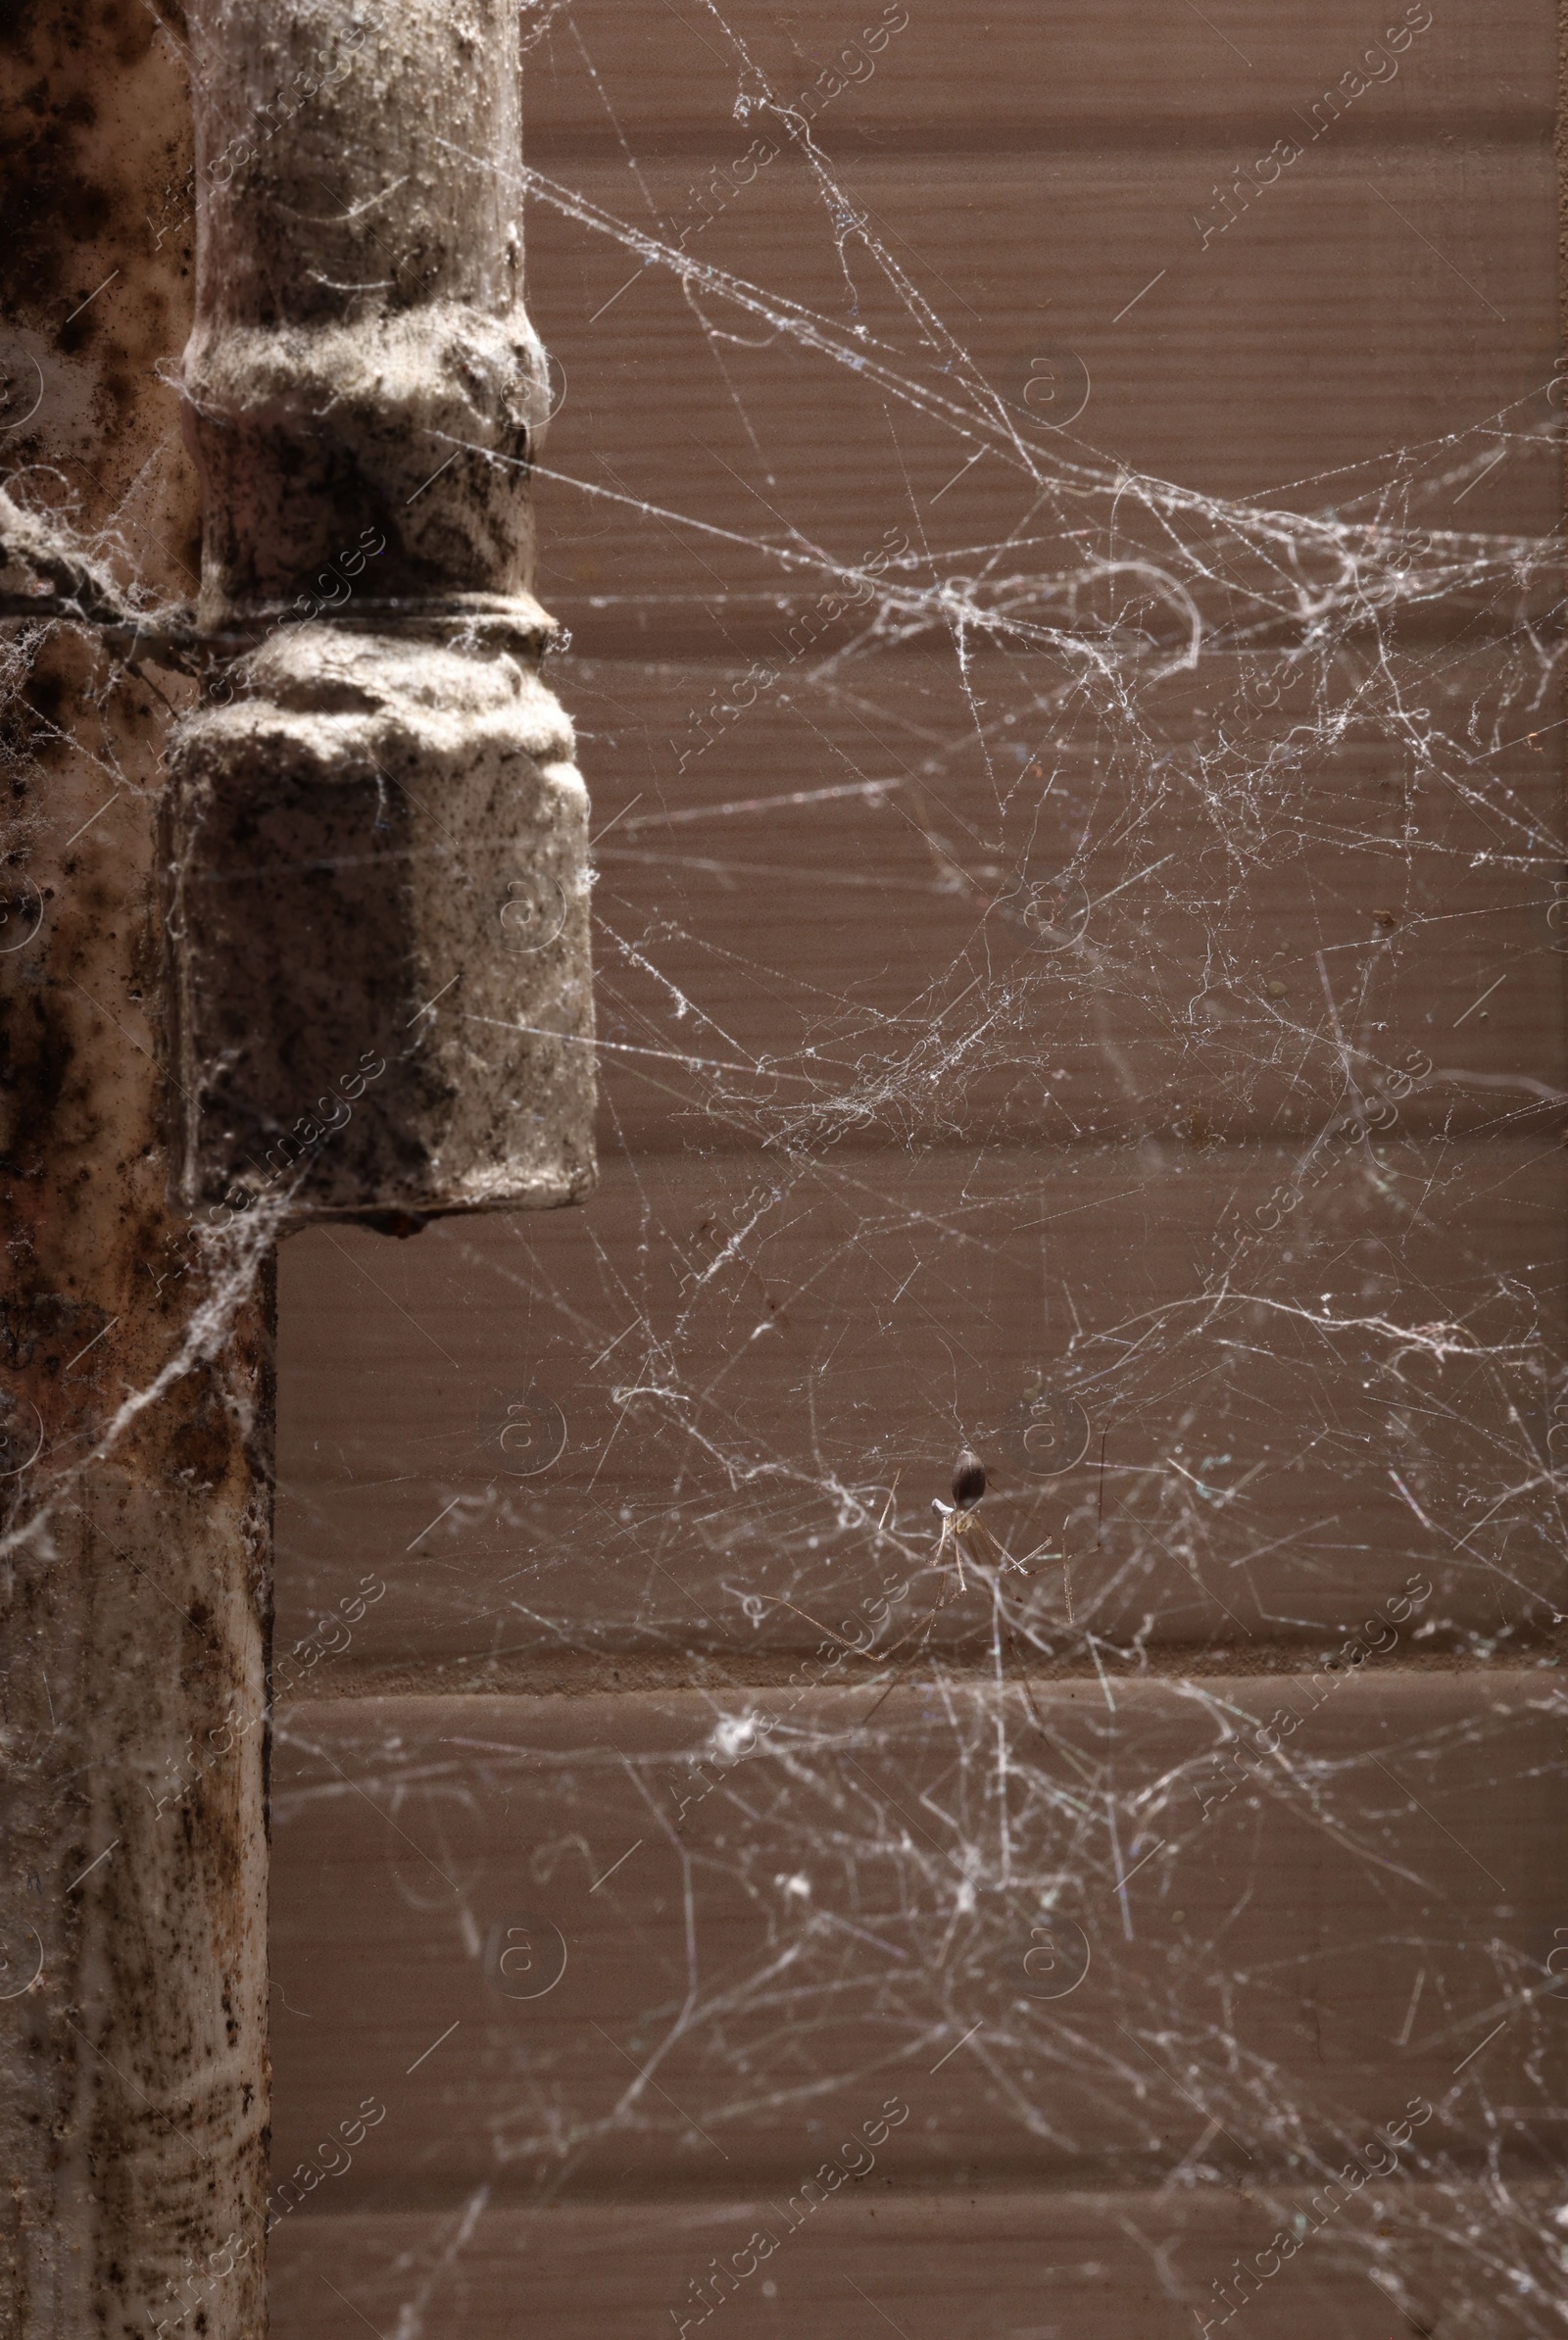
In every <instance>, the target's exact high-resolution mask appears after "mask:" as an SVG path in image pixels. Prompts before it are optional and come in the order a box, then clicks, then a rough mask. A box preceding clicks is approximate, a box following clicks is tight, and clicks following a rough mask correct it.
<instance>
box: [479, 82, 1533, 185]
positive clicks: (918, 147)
mask: <svg viewBox="0 0 1568 2340" xmlns="http://www.w3.org/2000/svg"><path fill="white" fill-rule="evenodd" d="M1322 97H1323V91H1322V89H1316V90H1314V89H1313V88H1312V87H1311V85H1310V83H1309V82H1308V83H1305V84H1303V85H1302V86H1301V87H1299V88H1298V87H1294V86H1293V88H1292V90H1291V91H1290V92H1288V93H1287V92H1284V91H1282V92H1281V94H1280V95H1279V97H1278V98H1276V99H1273V100H1271V101H1265V102H1264V103H1263V104H1261V105H1257V106H1253V107H1250V108H1249V109H1248V110H1247V111H1245V112H1243V111H1242V110H1240V109H1239V110H1238V111H1237V112H1236V113H1235V114H1212V113H1205V114H1198V113H1194V114H1151V115H1142V116H1140V115H1137V114H1132V113H1125V114H1122V113H1118V114H1114V115H1077V116H1069V117H1060V116H1058V117H1057V118H1056V119H1055V120H1054V121H1048V120H1041V119H1039V118H1036V119H1033V120H1026V121H1020V120H1018V119H1014V120H1013V121H1011V122H1008V121H1006V120H1002V121H999V122H990V121H985V122H979V121H969V120H965V119H964V118H963V117H962V116H961V115H960V116H959V117H958V119H957V120H953V121H949V122H942V121H940V120H926V121H924V122H906V123H889V124H886V125H883V124H878V123H873V122H854V121H852V119H851V118H850V117H849V115H848V114H847V113H845V112H844V111H843V109H842V108H840V109H837V110H836V111H835V113H834V114H833V116H832V117H831V118H830V119H829V120H827V121H826V122H823V123H822V124H821V125H820V126H819V127H818V128H817V129H816V132H815V135H816V139H817V143H818V145H819V146H820V148H821V149H822V151H823V152H824V153H825V154H826V155H827V156H828V158H829V161H830V163H832V164H839V163H894V164H899V165H906V164H909V163H922V162H931V163H941V162H965V161H968V162H973V163H974V164H976V165H977V166H983V165H988V164H991V163H994V162H996V161H997V160H998V159H1003V160H1006V159H1011V158H1016V159H1018V160H1020V161H1023V160H1028V159H1030V158H1031V157H1038V158H1040V159H1043V160H1045V161H1048V162H1049V161H1053V160H1054V158H1055V157H1056V156H1058V155H1062V154H1071V155H1077V156H1080V157H1081V156H1083V155H1084V154H1085V153H1086V152H1087V153H1090V154H1103V155H1104V156H1105V157H1106V159H1107V160H1116V161H1121V160H1123V159H1133V160H1141V159H1142V158H1143V157H1145V156H1146V155H1149V154H1151V153H1153V154H1163V155H1189V154H1190V155H1192V156H1194V157H1198V156H1205V155H1219V156H1220V157H1221V158H1222V159H1223V160H1226V161H1229V160H1232V159H1234V156H1235V152H1236V150H1237V148H1238V147H1245V146H1248V145H1250V144H1251V143H1252V142H1254V141H1258V140H1264V141H1266V142H1267V143H1270V144H1271V143H1272V142H1273V140H1274V139H1276V138H1278V137H1279V136H1280V135H1281V132H1282V129H1286V130H1288V129H1290V128H1291V127H1292V124H1293V122H1296V121H1297V120H1299V116H1298V115H1297V114H1296V112H1295V109H1296V108H1297V107H1298V106H1310V105H1311V104H1313V103H1314V101H1315V102H1317V103H1321V101H1322ZM1281 118H1283V119H1281ZM769 119H770V120H771V118H769ZM759 120H761V118H759ZM1552 125H1553V116H1552V112H1551V109H1550V107H1549V105H1547V104H1545V103H1543V104H1541V105H1539V106H1535V105H1523V106H1518V107H1513V108H1508V109H1500V108H1499V109H1495V110H1493V111H1490V112H1469V111H1466V110H1465V109H1464V108H1462V107H1455V108H1454V109H1453V110H1451V111H1448V112H1439V111H1437V110H1434V111H1433V112H1432V113H1431V114H1430V115H1428V116H1427V117H1425V119H1424V120H1422V121H1420V122H1411V121H1409V120H1408V119H1407V120H1405V121H1403V122H1397V121H1391V120H1390V118H1389V117H1388V116H1387V115H1386V114H1385V115H1383V116H1382V117H1379V116H1377V115H1375V114H1371V113H1368V112H1365V111H1364V110H1363V113H1362V116H1361V118H1360V119H1359V120H1357V119H1356V117H1355V116H1354V115H1351V114H1346V115H1344V116H1342V118H1341V119H1340V120H1339V121H1338V122H1334V123H1333V124H1331V126H1330V128H1329V130H1327V131H1326V132H1324V133H1323V135H1324V138H1325V141H1326V142H1325V144H1324V147H1323V153H1324V155H1325V156H1329V157H1332V156H1334V155H1336V154H1348V153H1349V152H1351V151H1354V152H1356V153H1357V154H1359V155H1361V156H1365V155H1366V154H1367V153H1368V152H1369V151H1370V152H1372V153H1376V154H1381V155H1388V156H1391V157H1395V158H1397V157H1400V156H1404V155H1411V156H1425V155H1427V154H1430V153H1431V152H1432V151H1433V150H1434V149H1436V150H1437V151H1438V152H1439V153H1440V154H1441V155H1442V156H1443V157H1444V159H1445V160H1449V161H1451V160H1455V159H1457V157H1458V155H1459V154H1461V153H1462V156H1463V158H1464V159H1465V160H1469V159H1470V158H1471V157H1472V156H1473V155H1474V154H1475V152H1476V150H1477V149H1485V148H1493V149H1500V150H1502V151H1503V152H1508V151H1510V150H1524V151H1531V150H1540V151H1541V152H1542V154H1543V155H1544V157H1546V158H1549V156H1550V152H1551V135H1552ZM618 126H619V128H620V129H621V130H623V131H624V133H625V136H626V137H627V138H628V139H629V140H631V141H632V143H633V144H634V146H635V148H636V151H637V157H638V161H639V163H640V165H641V166H642V168H643V169H644V170H658V169H659V168H660V167H661V166H662V165H664V164H668V165H670V166H676V165H679V166H683V167H686V168H690V167H691V166H692V165H693V164H696V165H697V166H698V167H699V168H714V169H722V168H723V166H724V164H725V163H726V162H727V161H728V160H730V159H731V158H732V157H733V155H734V154H735V153H736V152H737V148H736V145H735V140H734V131H733V128H732V127H731V126H730V125H728V124H727V123H725V122H722V121H721V120H714V119H712V118H709V119H707V120H703V121H692V122H682V123H676V122H670V121H669V120H668V119H667V117H662V118H661V119H660V120H659V121H657V122H636V121H635V120H631V119H628V118H626V117H625V116H624V115H622V116H621V117H620V119H619V125H618ZM752 126H753V127H754V129H755V128H756V127H757V126H758V124H757V123H754V124H753V125H752ZM773 133H776V137H775V143H777V144H778V146H779V147H780V150H781V152H783V151H784V150H785V148H786V145H787V133H785V132H784V131H783V126H782V124H781V123H778V122H776V121H773V122H772V131H771V132H770V134H773ZM1456 140H1463V141H1464V145H1463V147H1462V149H1456V145H1455V141H1456ZM1301 143H1302V144H1303V145H1304V146H1305V147H1306V150H1307V151H1308V152H1310V151H1311V142H1310V141H1309V140H1303V141H1301ZM741 144H742V145H743V146H744V144H745V141H744V140H742V141H741ZM523 162H524V165H525V166H526V165H532V166H534V167H535V168H538V169H543V168H544V166H545V165H546V164H550V165H558V164H564V163H573V162H575V163H581V164H587V165H590V166H593V165H599V164H603V165H608V166H611V167H613V168H617V169H620V170H624V168H625V151H624V149H623V147H622V146H621V145H620V144H619V143H618V142H617V139H616V136H615V133H614V131H613V130H612V129H610V128H608V127H604V126H601V125H600V124H598V123H595V124H593V125H592V126H589V125H588V124H587V123H583V124H581V125H577V124H566V123H564V122H563V123H561V124H559V125H556V124H548V123H543V122H531V123H527V124H526V126H525V128H524V133H523Z"/></svg>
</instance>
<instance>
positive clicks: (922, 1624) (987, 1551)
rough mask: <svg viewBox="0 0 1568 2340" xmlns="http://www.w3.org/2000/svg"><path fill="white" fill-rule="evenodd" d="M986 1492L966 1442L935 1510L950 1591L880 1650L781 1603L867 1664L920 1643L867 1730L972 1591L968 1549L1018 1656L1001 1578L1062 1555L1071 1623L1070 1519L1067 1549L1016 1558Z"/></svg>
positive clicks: (935, 1562) (937, 1565) (940, 1562)
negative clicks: (1000, 1535) (989, 1513)
mask: <svg viewBox="0 0 1568 2340" xmlns="http://www.w3.org/2000/svg"><path fill="white" fill-rule="evenodd" d="M985 1491H986V1467H985V1464H984V1463H983V1462H982V1461H981V1460H980V1457H979V1455H978V1454H976V1453H975V1452H974V1450H973V1448H972V1447H969V1446H964V1447H962V1448H961V1449H960V1451H959V1454H958V1459H957V1461H956V1463H955V1464H954V1466H953V1501H952V1502H951V1503H944V1502H943V1501H942V1498H941V1497H940V1496H936V1497H934V1498H933V1500H932V1504H931V1508H932V1510H933V1511H934V1512H935V1513H936V1515H937V1517H938V1519H939V1520H940V1521H941V1523H942V1525H941V1529H940V1531H939V1533H938V1536H937V1548H936V1550H935V1552H934V1553H933V1554H932V1557H931V1562H930V1565H931V1567H932V1568H934V1569H941V1570H944V1571H945V1572H946V1573H947V1574H948V1576H949V1578H950V1582H949V1583H948V1584H947V1585H946V1587H945V1588H944V1590H943V1591H942V1592H941V1593H940V1594H939V1596H938V1598H937V1600H936V1601H935V1603H934V1604H933V1605H932V1607H931V1608H930V1609H928V1610H927V1611H926V1614H925V1615H924V1616H923V1617H920V1618H917V1619H916V1620H915V1622H914V1624H913V1625H912V1626H910V1628H909V1630H908V1632H907V1633H901V1634H900V1636H899V1638H898V1639H897V1640H896V1641H892V1642H889V1643H888V1645H887V1647H886V1648H884V1649H879V1650H874V1651H873V1650H869V1649H862V1648H860V1647H859V1646H858V1644H857V1643H855V1642H854V1641H847V1640H845V1638H844V1636H843V1635H842V1634H841V1633H833V1632H832V1630H831V1629H830V1628H829V1627H827V1626H825V1625H822V1624H820V1623H819V1622H818V1621H817V1619H816V1618H814V1617H812V1616H811V1615H810V1614H809V1611H808V1610H806V1609H801V1608H797V1607H796V1604H795V1603H794V1601H789V1600H781V1601H780V1603H779V1606H780V1607H781V1608H785V1609H789V1610H790V1611H791V1612H792V1613H793V1614H794V1615H795V1616H797V1617H801V1618H804V1619H805V1620H806V1623H807V1624H808V1625H809V1626H813V1627H814V1628H815V1630H816V1631H817V1632H818V1633H826V1634H827V1637H828V1639H829V1640H830V1641H833V1642H836V1643H837V1645H838V1646H839V1648H841V1649H845V1650H849V1651H851V1652H852V1653H853V1654H854V1655H855V1656H856V1657H858V1658H859V1659H861V1660H862V1661H863V1663H865V1664H866V1665H868V1666H883V1665H886V1663H887V1661H888V1659H889V1658H891V1657H896V1656H897V1655H898V1653H899V1651H900V1650H901V1649H904V1648H906V1647H907V1644H908V1643H909V1642H911V1641H913V1642H914V1644H915V1646H914V1648H913V1649H912V1650H911V1651H910V1653H909V1655H908V1656H907V1658H906V1659H905V1660H904V1662H903V1664H902V1665H901V1666H900V1667H899V1668H898V1670H897V1672H896V1673H895V1674H894V1677H893V1680H892V1681H891V1682H889V1683H888V1684H887V1686H886V1688H885V1689H883V1691H882V1692H881V1694H880V1696H879V1697H878V1698H877V1699H876V1700H875V1701H874V1702H873V1704H872V1705H871V1706H870V1707H869V1708H868V1709H867V1711H866V1713H865V1715H864V1716H863V1717H862V1718H861V1728H862V1729H863V1728H864V1726H865V1724H867V1723H869V1722H870V1720H871V1717H872V1715H874V1714H875V1713H876V1712H877V1709H878V1708H879V1707H880V1706H881V1705H882V1704H883V1703H884V1701H885V1700H887V1699H888V1698H890V1697H891V1696H892V1695H893V1692H894V1691H895V1690H896V1689H897V1688H898V1686H899V1684H900V1682H902V1681H903V1680H904V1678H905V1676H906V1675H907V1673H908V1672H909V1671H910V1669H911V1668H912V1667H913V1666H915V1665H916V1664H918V1662H919V1660H920V1659H921V1658H922V1657H923V1656H924V1655H925V1652H926V1648H927V1646H928V1644H929V1642H930V1639H931V1633H932V1630H933V1628H934V1627H935V1625H936V1621H937V1619H938V1618H939V1617H940V1616H941V1614H942V1612H943V1610H944V1609H947V1608H951V1606H952V1605H953V1603H954V1602H955V1601H956V1600H959V1599H961V1598H962V1596H963V1595H964V1594H965V1593H966V1592H967V1591H968V1589H969V1578H968V1576H966V1575H965V1573H964V1565H963V1563H964V1555H965V1552H967V1554H968V1558H969V1566H970V1570H971V1571H972V1572H974V1573H976V1574H980V1575H982V1576H983V1577H988V1578H989V1579H990V1582H991V1590H992V1600H993V1604H994V1608H995V1615H996V1621H997V1623H998V1625H999V1626H1000V1628H1001V1630H1002V1632H1003V1633H1005V1635H1006V1640H1007V1645H1008V1647H1009V1649H1010V1650H1011V1651H1012V1653H1013V1655H1014V1657H1018V1656H1019V1652H1018V1644H1017V1640H1016V1637H1015V1635H1014V1633H1013V1628H1012V1623H1011V1621H1010V1619H1009V1618H1008V1617H1007V1614H1006V1610H1005V1605H1004V1601H1003V1595H1002V1588H1001V1583H1000V1580H1001V1579H1002V1578H1003V1577H1005V1576H1010V1575H1022V1576H1029V1575H1030V1574H1032V1572H1033V1570H1034V1566H1035V1563H1036V1562H1037V1561H1045V1560H1059V1561H1060V1562H1061V1564H1062V1574H1063V1581H1064V1583H1065V1584H1066V1590H1067V1616H1068V1620H1069V1622H1070V1621H1071V1618H1072V1584H1071V1579H1070V1577H1069V1576H1068V1574H1067V1567H1068V1562H1067V1548H1066V1546H1067V1538H1066V1532H1065V1524H1064V1525H1063V1533H1062V1548H1061V1550H1060V1551H1059V1552H1053V1551H1048V1550H1047V1549H1046V1547H1045V1545H1044V1544H1042V1545H1040V1546H1039V1548H1038V1549H1037V1550H1035V1551H1033V1552H1027V1553H1025V1555H1024V1556H1023V1558H1022V1559H1021V1560H1019V1559H1014V1557H1013V1556H1012V1554H1011V1553H1010V1552H1008V1551H1006V1550H1005V1548H1004V1547H1003V1545H1001V1544H1000V1543H999V1542H998V1541H997V1539H996V1537H995V1536H993V1535H992V1533H991V1531H990V1529H989V1528H988V1527H987V1526H986V1525H985V1522H984V1521H983V1520H982V1519H980V1517H979V1516H978V1512H979V1504H980V1499H981V1497H982V1496H983V1495H984V1493H985ZM1019 1671H1020V1678H1021V1679H1020V1686H1021V1688H1022V1690H1023V1694H1024V1698H1025V1701H1026V1703H1027V1704H1028V1707H1029V1711H1030V1713H1031V1715H1033V1716H1034V1720H1035V1724H1036V1727H1037V1729H1039V1730H1040V1731H1042V1732H1043V1733H1044V1734H1045V1735H1046V1736H1047V1737H1050V1733H1049V1732H1048V1731H1046V1730H1045V1725H1044V1724H1043V1723H1042V1722H1041V1720H1040V1717H1039V1714H1038V1713H1037V1712H1036V1709H1035V1702H1034V1700H1033V1698H1032V1697H1031V1696H1030V1694H1029V1684H1028V1681H1027V1679H1023V1678H1022V1677H1023V1668H1022V1661H1021V1658H1020V1660H1019Z"/></svg>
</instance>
